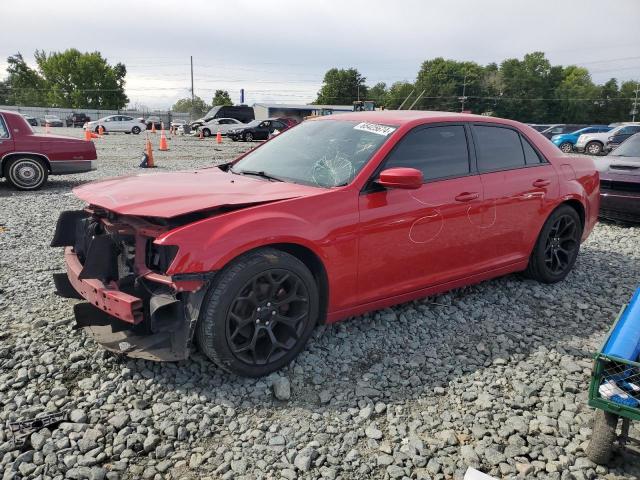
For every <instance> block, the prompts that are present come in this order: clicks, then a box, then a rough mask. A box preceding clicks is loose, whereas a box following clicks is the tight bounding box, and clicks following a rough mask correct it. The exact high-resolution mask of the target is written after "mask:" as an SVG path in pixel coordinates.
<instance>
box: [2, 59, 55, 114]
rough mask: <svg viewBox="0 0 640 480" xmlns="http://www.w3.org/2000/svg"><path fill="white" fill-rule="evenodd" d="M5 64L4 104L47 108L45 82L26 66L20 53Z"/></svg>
mask: <svg viewBox="0 0 640 480" xmlns="http://www.w3.org/2000/svg"><path fill="white" fill-rule="evenodd" d="M7 63H8V67H7V74H8V76H7V79H6V81H5V82H4V86H5V89H6V90H5V92H6V94H5V95H4V97H5V98H4V100H5V102H6V103H7V104H8V105H44V106H47V103H46V91H45V90H46V82H45V80H44V79H43V78H42V76H40V74H39V73H38V72H37V71H36V70H34V69H33V68H31V67H29V65H27V63H26V62H25V61H24V58H23V57H22V55H21V54H20V53H16V54H15V55H12V56H10V57H9V58H7Z"/></svg>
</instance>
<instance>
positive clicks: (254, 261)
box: [196, 248, 319, 377]
mask: <svg viewBox="0 0 640 480" xmlns="http://www.w3.org/2000/svg"><path fill="white" fill-rule="evenodd" d="M318 305H319V294H318V287H317V284H316V280H315V278H314V276H313V275H312V274H311V272H310V271H309V269H308V268H307V266H306V265H305V264H304V263H303V262H302V261H300V260H299V259H298V258H296V257H294V256H292V255H290V254H288V253H285V252H283V251H280V250H275V249H272V248H262V249H258V250H255V251H252V252H249V253H247V254H245V255H242V256H240V257H238V258H237V259H236V260H234V261H233V262H231V263H230V264H229V265H228V266H226V267H225V268H224V269H223V270H222V271H220V272H219V273H218V274H216V277H215V279H214V281H213V282H212V285H211V286H210V287H209V290H208V291H207V295H206V296H205V298H204V301H203V303H202V307H201V309H200V318H199V321H198V326H197V328H196V340H197V343H198V346H199V347H200V350H201V351H202V352H203V353H204V354H205V355H207V356H208V357H209V358H210V359H211V360H213V361H214V362H216V363H217V364H218V365H219V366H220V367H222V368H223V369H225V370H227V371H229V372H232V373H235V374H238V375H243V376H249V377H257V376H262V375H268V374H269V373H271V372H274V371H276V370H278V369H280V368H282V367H283V366H285V365H286V364H288V363H289V362H290V361H291V360H293V358H294V357H295V356H296V355H297V354H298V353H300V351H301V350H302V349H303V348H304V346H305V344H306V342H307V340H308V339H309V337H310V336H311V333H312V332H313V328H314V327H315V325H316V323H317V321H318V312H319V308H318Z"/></svg>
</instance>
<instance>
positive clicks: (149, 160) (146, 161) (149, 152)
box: [140, 137, 156, 168]
mask: <svg viewBox="0 0 640 480" xmlns="http://www.w3.org/2000/svg"><path fill="white" fill-rule="evenodd" d="M155 166H156V165H155V163H154V162H153V147H152V146H151V140H149V137H147V144H146V146H145V152H144V153H143V154H142V163H140V168H155Z"/></svg>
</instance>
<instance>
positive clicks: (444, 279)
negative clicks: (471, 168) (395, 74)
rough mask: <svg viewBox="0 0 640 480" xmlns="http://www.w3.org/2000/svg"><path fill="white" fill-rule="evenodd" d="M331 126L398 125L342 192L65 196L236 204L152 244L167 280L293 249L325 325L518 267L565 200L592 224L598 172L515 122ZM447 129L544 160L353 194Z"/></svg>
mask: <svg viewBox="0 0 640 480" xmlns="http://www.w3.org/2000/svg"><path fill="white" fill-rule="evenodd" d="M333 120H340V121H342V120H349V121H354V122H362V121H366V122H371V123H381V124H386V125H394V126H396V127H397V129H396V130H395V131H394V132H393V133H392V134H390V135H389V137H388V138H387V140H386V141H385V142H384V143H383V144H382V146H381V147H380V148H379V150H378V151H377V152H376V153H375V154H374V155H373V157H372V158H371V160H370V161H369V162H368V164H367V165H365V166H364V168H363V169H362V170H361V171H360V173H358V175H357V176H356V177H355V179H354V180H353V181H352V182H351V183H350V184H349V185H347V186H344V187H335V188H326V189H324V188H316V187H307V186H302V185H295V184H289V183H278V182H269V181H266V180H262V179H258V178H251V177H240V176H237V175H233V174H229V173H224V172H222V171H220V170H218V169H205V170H201V171H199V172H197V173H196V172H184V173H173V174H160V175H148V176H147V175H142V176H136V177H128V178H125V179H120V180H117V181H116V180H110V181H106V182H99V183H95V184H89V185H86V186H83V187H80V188H78V189H76V190H75V192H76V194H78V196H80V198H83V199H84V200H86V201H88V202H89V203H92V204H94V205H97V206H100V207H104V208H106V209H109V210H112V211H114V212H116V213H120V214H125V215H139V216H148V217H164V218H169V217H173V216H177V215H181V214H184V213H189V212H195V211H200V210H209V209H215V208H217V207H224V206H228V207H236V208H235V209H233V210H231V211H223V212H218V214H215V213H216V212H213V213H212V214H211V216H209V217H206V218H203V219H200V220H197V221H194V222H192V223H187V224H185V225H181V226H178V227H176V228H173V229H172V230H169V231H167V232H165V233H162V234H160V235H159V236H158V237H157V238H156V240H155V243H156V244H160V245H163V244H164V245H177V246H178V252H177V255H176V256H175V258H174V259H173V262H172V263H171V265H170V267H169V269H168V271H167V272H166V273H167V275H176V274H188V273H205V272H210V271H218V270H220V269H222V268H224V267H225V265H227V264H228V263H229V262H230V261H232V260H233V259H234V258H236V257H237V256H239V255H241V254H242V253H244V252H247V251H249V250H252V249H254V248H257V247H260V246H266V245H273V244H295V245H298V246H301V247H304V248H306V249H307V250H309V251H311V252H313V253H314V254H315V255H316V256H317V258H318V259H319V260H320V261H321V262H322V264H323V266H324V268H325V270H326V274H327V279H328V291H329V299H328V305H327V312H328V313H327V320H328V321H335V320H338V319H341V318H344V317H346V316H350V315H356V314H359V313H363V312H365V311H367V310H372V309H376V308H382V307H386V306H390V305H393V304H395V303H399V302H402V301H407V300H411V299H414V298H419V297H422V296H425V295H430V294H434V293H438V292H442V291H445V290H448V289H451V288H456V287H460V286H463V285H467V284H470V283H475V282H479V281H483V280H486V279H489V278H493V277H496V276H499V275H504V274H507V273H510V272H515V271H519V270H523V269H524V268H526V265H527V262H528V258H529V255H530V253H531V251H532V248H533V245H534V242H535V240H536V238H537V236H538V233H539V231H540V228H541V227H542V225H543V224H544V222H545V220H546V218H547V217H548V216H549V214H550V213H551V212H552V211H553V210H554V209H555V208H556V207H557V206H558V205H560V204H561V203H562V202H564V201H575V202H578V203H579V204H580V205H581V206H582V208H583V209H584V212H585V229H584V235H583V238H586V237H587V236H588V234H589V233H590V231H591V230H592V229H593V226H594V225H595V222H596V219H597V212H598V174H597V172H596V169H595V167H594V164H593V162H592V161H591V160H590V159H588V158H583V157H569V156H565V155H564V154H562V152H560V151H559V150H558V149H557V147H555V146H554V145H553V144H552V143H551V142H550V141H549V140H548V139H546V138H545V137H544V136H542V135H541V134H540V133H538V132H536V131H535V130H533V129H532V128H530V127H527V126H525V125H522V124H520V123H518V122H514V121H509V120H502V119H494V118H490V117H479V116H475V115H468V114H453V113H439V112H414V111H390V112H389V111H388V112H357V113H348V114H341V115H339V116H338V115H335V116H333V118H331V117H324V118H318V119H314V120H310V121H321V122H322V121H333ZM446 122H455V123H457V124H460V123H461V122H469V123H474V122H482V123H495V124H498V125H507V126H510V127H512V128H516V129H517V130H519V131H520V132H521V133H522V134H523V135H524V136H525V137H526V138H528V139H529V140H530V142H531V143H533V144H534V145H535V146H536V147H537V149H538V150H539V151H540V152H541V153H542V154H543V155H544V157H545V158H546V159H547V160H548V162H549V163H545V164H541V165H536V166H529V167H525V168H519V169H514V170H509V171H502V172H493V173H487V174H478V173H472V174H470V175H467V176H464V177H460V178H454V179H448V180H440V181H431V182H429V183H425V184H424V185H422V186H421V187H420V188H418V189H415V190H408V189H387V190H384V191H369V192H365V191H363V188H364V187H365V185H367V184H368V182H369V181H370V179H371V178H372V176H373V174H374V172H376V170H377V169H378V167H379V166H380V164H381V162H383V161H384V159H385V157H386V156H387V154H388V153H389V152H390V151H391V149H392V148H393V147H394V145H395V144H396V143H397V142H398V141H399V140H400V139H401V138H402V137H403V136H404V135H405V134H406V133H407V132H408V131H409V130H411V129H412V128H414V127H416V126H419V125H423V124H429V123H440V124H441V123H446ZM292 131H293V130H292ZM282 135H287V133H283V134H282ZM258 148H261V147H258ZM240 207H243V208H240Z"/></svg>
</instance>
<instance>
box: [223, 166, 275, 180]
mask: <svg viewBox="0 0 640 480" xmlns="http://www.w3.org/2000/svg"><path fill="white" fill-rule="evenodd" d="M231 172H233V173H236V174H238V175H255V176H256V177H262V178H266V179H267V180H271V181H273V182H284V180H282V179H281V178H278V177H274V176H273V175H269V174H268V173H266V172H265V171H264V170H240V171H239V172H236V171H234V170H233V169H231Z"/></svg>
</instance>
